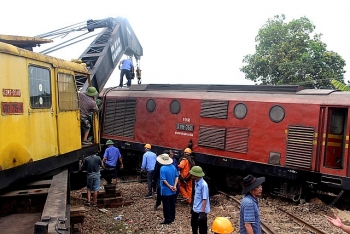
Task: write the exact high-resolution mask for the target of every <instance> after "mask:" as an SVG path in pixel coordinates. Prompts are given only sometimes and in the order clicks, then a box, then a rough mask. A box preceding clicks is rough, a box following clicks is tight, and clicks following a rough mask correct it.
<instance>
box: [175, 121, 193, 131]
mask: <svg viewBox="0 0 350 234" xmlns="http://www.w3.org/2000/svg"><path fill="white" fill-rule="evenodd" d="M176 129H177V130H181V131H188V132H193V124H182V123H178V124H176Z"/></svg>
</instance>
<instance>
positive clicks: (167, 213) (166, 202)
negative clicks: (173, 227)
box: [162, 194, 175, 223]
mask: <svg viewBox="0 0 350 234" xmlns="http://www.w3.org/2000/svg"><path fill="white" fill-rule="evenodd" d="M162 202H163V215H164V221H165V222H167V223H171V222H174V220H175V194H174V195H170V196H162Z"/></svg>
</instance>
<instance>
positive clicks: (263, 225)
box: [218, 191, 327, 234]
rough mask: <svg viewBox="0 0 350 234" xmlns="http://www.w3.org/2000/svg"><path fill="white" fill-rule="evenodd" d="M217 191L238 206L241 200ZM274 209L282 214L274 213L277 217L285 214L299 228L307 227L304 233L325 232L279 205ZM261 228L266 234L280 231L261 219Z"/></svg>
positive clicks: (318, 233) (274, 233)
mask: <svg viewBox="0 0 350 234" xmlns="http://www.w3.org/2000/svg"><path fill="white" fill-rule="evenodd" d="M218 193H220V194H222V195H225V196H226V197H229V198H230V199H232V201H234V202H235V203H236V205H237V206H238V208H239V206H240V204H241V202H240V201H239V200H238V199H237V198H235V197H234V196H231V195H229V194H227V193H225V192H222V191H218ZM276 209H277V210H278V211H280V212H281V213H282V214H276V215H278V216H279V217H281V216H282V215H285V216H287V217H288V218H290V219H292V220H293V222H294V223H296V224H297V225H299V226H300V228H301V229H303V230H304V231H306V230H305V229H307V230H308V232H306V233H314V234H327V233H326V232H324V231H323V230H320V229H319V228H317V227H315V226H313V225H312V224H310V223H308V222H306V221H304V220H302V219H300V218H298V217H297V216H295V215H293V214H291V213H290V212H288V211H287V210H285V209H282V208H280V207H276ZM279 222H282V221H280V220H279ZM261 228H262V231H263V233H266V234H277V233H280V232H278V231H277V230H275V229H274V228H273V227H272V226H271V225H269V224H267V222H263V221H261Z"/></svg>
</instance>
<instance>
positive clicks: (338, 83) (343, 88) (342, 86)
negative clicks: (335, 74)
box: [331, 80, 350, 92]
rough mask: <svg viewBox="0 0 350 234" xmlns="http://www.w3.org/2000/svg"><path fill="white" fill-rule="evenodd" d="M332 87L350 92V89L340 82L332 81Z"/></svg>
mask: <svg viewBox="0 0 350 234" xmlns="http://www.w3.org/2000/svg"><path fill="white" fill-rule="evenodd" d="M331 83H332V85H333V86H334V88H336V89H338V90H341V91H347V92H349V91H350V87H349V86H346V84H344V83H342V82H340V81H339V80H332V81H331Z"/></svg>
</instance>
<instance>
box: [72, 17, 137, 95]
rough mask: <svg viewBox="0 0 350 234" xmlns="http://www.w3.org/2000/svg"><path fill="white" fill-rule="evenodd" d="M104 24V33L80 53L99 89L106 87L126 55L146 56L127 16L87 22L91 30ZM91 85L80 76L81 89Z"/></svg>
mask: <svg viewBox="0 0 350 234" xmlns="http://www.w3.org/2000/svg"><path fill="white" fill-rule="evenodd" d="M101 27H103V28H104V29H103V30H102V32H101V33H100V34H99V35H98V36H97V37H96V39H95V40H94V41H93V42H92V43H91V44H90V45H89V46H88V48H87V49H86V50H85V51H84V53H83V54H82V55H81V56H80V59H81V60H82V61H83V63H86V65H87V67H88V69H89V71H90V73H91V77H92V79H91V82H92V85H93V86H94V87H95V88H96V89H97V90H98V91H101V90H102V89H103V87H104V86H105V84H106V82H107V81H108V79H109V77H110V76H111V74H112V72H113V70H114V69H115V67H116V66H117V65H118V63H119V61H120V59H121V58H122V56H123V55H124V54H125V55H128V56H131V57H133V56H134V57H135V59H136V60H137V61H138V60H140V58H141V56H142V55H143V49H142V46H141V44H140V42H139V40H138V39H137V37H136V35H135V33H134V31H133V29H132V28H131V26H130V24H129V22H128V20H127V19H126V18H122V17H117V18H107V19H105V20H102V21H98V23H96V22H95V21H93V20H89V21H87V29H88V30H89V31H93V30H94V29H95V28H101ZM136 69H137V70H139V67H137V68H136ZM139 71H140V70H139ZM140 78H141V77H138V79H140ZM88 86H89V84H88V81H87V80H86V78H81V79H77V87H78V88H81V89H82V90H86V88H87V87H88Z"/></svg>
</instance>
